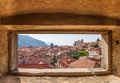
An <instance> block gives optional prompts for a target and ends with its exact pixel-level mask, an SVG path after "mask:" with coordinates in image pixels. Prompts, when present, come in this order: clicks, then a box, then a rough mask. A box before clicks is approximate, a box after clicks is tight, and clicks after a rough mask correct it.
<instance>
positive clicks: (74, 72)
mask: <svg viewBox="0 0 120 83" xmlns="http://www.w3.org/2000/svg"><path fill="white" fill-rule="evenodd" d="M11 74H14V75H23V76H31V75H32V76H80V75H106V74H110V71H108V70H105V69H103V68H79V69H77V68H76V69H25V68H18V70H14V71H12V72H11Z"/></svg>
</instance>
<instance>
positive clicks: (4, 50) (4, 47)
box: [0, 26, 8, 75]
mask: <svg viewBox="0 0 120 83" xmlns="http://www.w3.org/2000/svg"><path fill="white" fill-rule="evenodd" d="M7 72H8V32H7V31H6V30H4V28H3V27H1V26H0V75H1V74H6V73H7Z"/></svg>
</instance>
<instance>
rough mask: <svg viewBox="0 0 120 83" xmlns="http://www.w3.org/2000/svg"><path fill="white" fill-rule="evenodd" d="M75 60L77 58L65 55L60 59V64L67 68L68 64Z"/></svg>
mask: <svg viewBox="0 0 120 83" xmlns="http://www.w3.org/2000/svg"><path fill="white" fill-rule="evenodd" d="M74 61H75V59H73V58H71V57H69V56H65V57H62V58H61V59H59V64H61V65H62V66H63V67H64V68H67V67H68V65H69V64H70V63H72V62H74Z"/></svg>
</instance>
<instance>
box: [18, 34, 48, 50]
mask: <svg viewBox="0 0 120 83" xmlns="http://www.w3.org/2000/svg"><path fill="white" fill-rule="evenodd" d="M22 46H48V45H47V44H46V43H45V42H43V41H41V40H37V39H34V38H32V37H30V36H25V35H18V48H21V47H22Z"/></svg>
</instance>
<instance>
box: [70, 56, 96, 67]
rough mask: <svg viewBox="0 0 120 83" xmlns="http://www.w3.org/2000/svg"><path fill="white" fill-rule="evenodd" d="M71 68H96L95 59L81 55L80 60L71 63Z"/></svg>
mask: <svg viewBox="0 0 120 83" xmlns="http://www.w3.org/2000/svg"><path fill="white" fill-rule="evenodd" d="M69 66H70V67H71V68H94V66H95V61H92V60H89V59H88V58H87V57H81V58H80V59H79V60H77V61H75V62H73V63H70V64H69Z"/></svg>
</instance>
